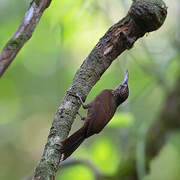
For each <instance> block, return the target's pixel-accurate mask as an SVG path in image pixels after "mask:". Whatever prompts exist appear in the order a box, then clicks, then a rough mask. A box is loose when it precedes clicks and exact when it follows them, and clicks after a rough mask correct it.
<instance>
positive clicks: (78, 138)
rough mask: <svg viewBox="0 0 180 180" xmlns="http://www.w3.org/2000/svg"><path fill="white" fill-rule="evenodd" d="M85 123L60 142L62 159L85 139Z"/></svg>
mask: <svg viewBox="0 0 180 180" xmlns="http://www.w3.org/2000/svg"><path fill="white" fill-rule="evenodd" d="M87 127H88V126H87V124H86V123H85V124H84V125H83V126H82V127H81V128H80V129H79V130H77V131H76V132H75V133H74V134H72V135H71V136H69V137H68V138H66V139H65V140H64V141H62V142H61V144H62V148H61V149H60V151H61V153H62V154H63V161H64V160H65V159H67V158H68V157H69V156H70V155H71V154H72V153H73V152H74V151H75V150H76V149H77V148H78V147H79V146H80V145H81V143H82V142H83V141H84V140H85V138H86V132H87Z"/></svg>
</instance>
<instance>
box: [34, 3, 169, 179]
mask: <svg viewBox="0 0 180 180" xmlns="http://www.w3.org/2000/svg"><path fill="white" fill-rule="evenodd" d="M166 14H167V11H166V6H165V4H164V2H163V1H161V0H158V1H156V0H150V1H148V0H139V1H136V2H133V4H132V6H131V8H130V10H129V12H128V14H127V15H126V17H125V18H123V19H122V20H120V21H119V22H118V23H116V24H115V25H113V26H112V27H111V28H110V29H109V30H108V31H107V32H106V34H105V35H104V36H103V37H102V38H101V39H100V40H99V42H98V43H97V45H96V46H95V47H94V49H93V50H92V51H91V53H90V54H89V56H88V57H87V58H86V59H85V60H84V62H83V64H82V65H81V67H80V69H79V70H78V71H77V72H76V74H75V77H74V80H73V82H72V85H71V86H70V88H69V89H68V91H69V92H72V93H74V94H75V93H78V94H79V95H80V96H81V97H82V99H83V100H84V101H85V99H86V97H87V95H88V93H89V92H90V90H91V88H92V87H93V86H94V85H95V84H96V82H97V81H98V80H99V79H100V77H101V76H102V74H103V73H104V72H105V71H106V70H107V69H108V67H109V66H110V65H111V63H112V62H113V60H115V59H116V57H118V56H119V55H120V54H121V53H122V52H123V51H124V50H126V49H130V48H132V46H133V44H134V43H135V41H136V40H137V39H138V38H140V37H142V36H143V35H144V34H145V33H146V32H150V31H153V30H157V29H158V28H159V27H160V26H161V25H162V24H163V22H164V20H165V18H166ZM79 107H80V104H79V102H78V99H77V98H75V97H73V96H71V95H70V93H67V92H66V95H65V97H64V99H63V101H62V102H61V105H60V107H59V108H58V110H57V112H56V115H55V118H54V121H53V124H52V127H51V130H50V133H49V136H48V139H47V143H46V146H45V149H44V153H43V155H42V157H41V160H40V162H39V164H38V165H37V167H36V169H35V172H34V178H33V179H34V180H54V179H55V175H56V172H57V170H58V168H59V165H60V160H61V153H60V151H59V148H60V147H61V141H62V140H63V139H64V138H66V137H67V136H68V134H69V131H70V129H71V125H72V123H73V121H74V119H75V116H76V114H77V111H78V109H79Z"/></svg>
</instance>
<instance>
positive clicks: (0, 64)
mask: <svg viewBox="0 0 180 180" xmlns="http://www.w3.org/2000/svg"><path fill="white" fill-rule="evenodd" d="M50 3H51V0H33V1H32V2H31V4H30V6H29V8H28V10H27V12H26V14H25V16H24V19H23V20H22V22H21V24H20V26H19V27H18V29H17V31H16V32H15V33H14V35H13V37H12V38H11V39H10V40H9V41H8V42H7V44H6V45H5V47H4V48H3V50H2V52H1V54H0V77H1V76H2V75H3V73H4V72H5V71H6V69H7V68H8V66H9V65H10V64H11V62H12V61H13V59H14V58H15V57H16V55H17V54H18V52H19V51H20V49H21V48H22V47H23V46H24V44H25V43H26V42H27V41H28V40H29V39H30V38H31V36H32V34H33V32H34V30H35V28H36V26H37V24H38V22H39V20H40V18H41V16H42V14H43V12H44V10H45V9H46V8H48V7H49V5H50Z"/></svg>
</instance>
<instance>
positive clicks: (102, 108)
mask: <svg viewBox="0 0 180 180" xmlns="http://www.w3.org/2000/svg"><path fill="white" fill-rule="evenodd" d="M128 76H129V74H128V71H127V72H126V76H125V78H124V81H123V83H122V84H120V85H119V86H118V87H117V88H115V89H105V90H103V91H101V92H100V94H99V95H97V96H96V98H95V99H94V100H93V101H91V102H90V103H89V104H87V105H84V104H83V101H82V99H81V97H80V96H79V95H78V94H72V93H70V94H71V95H72V96H75V97H77V98H78V99H79V100H80V102H81V104H82V107H83V108H84V109H87V110H88V113H87V117H85V118H82V119H83V120H84V125H83V126H82V127H81V128H80V129H79V130H77V131H76V132H75V133H74V134H72V135H71V136H69V137H68V138H66V139H65V140H64V141H62V142H61V144H62V147H61V149H60V151H61V153H62V154H63V159H62V160H65V159H66V158H68V157H69V156H70V155H71V154H72V153H73V152H74V151H75V150H76V149H77V148H78V147H79V146H80V144H81V143H82V142H83V141H84V140H85V139H86V138H88V137H90V136H92V135H94V134H98V133H99V132H101V131H102V130H103V129H104V127H105V126H106V124H107V123H108V122H109V121H110V120H111V119H112V117H113V116H114V113H115V112H116V109H117V107H118V106H119V105H120V104H122V103H123V102H124V101H125V100H126V99H127V98H128V96H129V88H128Z"/></svg>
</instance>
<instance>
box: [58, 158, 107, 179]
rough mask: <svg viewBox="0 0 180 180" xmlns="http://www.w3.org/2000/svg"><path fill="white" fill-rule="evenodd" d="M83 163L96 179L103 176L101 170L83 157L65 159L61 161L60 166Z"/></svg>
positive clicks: (65, 166)
mask: <svg viewBox="0 0 180 180" xmlns="http://www.w3.org/2000/svg"><path fill="white" fill-rule="evenodd" d="M79 164H81V165H84V166H86V167H88V168H89V169H90V170H91V171H92V172H93V174H94V176H95V178H96V179H102V178H103V177H105V176H104V175H103V174H102V172H101V171H100V170H99V169H98V168H97V167H96V166H95V165H94V164H92V163H91V162H90V161H88V160H85V159H78V160H77V159H68V160H66V161H63V162H62V163H61V168H60V169H62V168H67V167H69V166H74V165H79Z"/></svg>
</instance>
